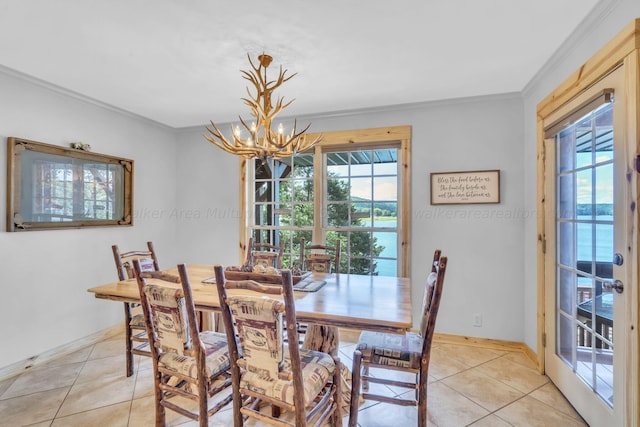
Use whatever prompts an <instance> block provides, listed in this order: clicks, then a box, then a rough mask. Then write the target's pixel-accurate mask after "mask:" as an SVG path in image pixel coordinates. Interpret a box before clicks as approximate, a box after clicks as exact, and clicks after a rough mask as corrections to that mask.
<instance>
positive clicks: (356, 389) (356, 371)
mask: <svg viewBox="0 0 640 427" xmlns="http://www.w3.org/2000/svg"><path fill="white" fill-rule="evenodd" d="M361 367H362V353H361V352H360V350H356V351H354V352H353V370H352V371H351V402H350V403H349V427H356V425H357V424H358V400H360V370H361Z"/></svg>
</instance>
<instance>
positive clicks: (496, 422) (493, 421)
mask: <svg viewBox="0 0 640 427" xmlns="http://www.w3.org/2000/svg"><path fill="white" fill-rule="evenodd" d="M512 425H513V424H510V423H508V422H506V421H505V420H503V419H502V418H499V417H496V416H495V415H493V414H491V415H487V416H486V417H484V418H482V419H480V420H478V421H476V422H475V423H473V424H471V425H470V426H469V427H510V426H512Z"/></svg>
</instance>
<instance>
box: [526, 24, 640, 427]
mask: <svg viewBox="0 0 640 427" xmlns="http://www.w3.org/2000/svg"><path fill="white" fill-rule="evenodd" d="M620 66H621V67H623V72H624V73H625V82H624V88H625V95H626V98H627V99H626V109H625V110H626V111H625V113H626V117H625V123H626V128H625V135H624V138H625V140H626V141H628V143H627V144H626V145H625V150H626V153H625V157H626V158H627V159H628V164H627V170H628V171H630V172H631V173H630V174H629V193H628V194H627V195H626V198H627V200H626V201H625V203H626V204H627V206H632V208H631V209H632V212H631V213H630V214H629V217H630V218H631V220H630V221H629V222H627V223H626V224H624V225H623V227H626V230H625V232H626V233H628V234H629V239H628V240H629V242H631V245H632V246H633V248H632V251H631V252H632V253H633V254H635V256H636V259H635V260H631V259H629V260H628V262H632V263H633V264H632V267H631V281H630V282H629V283H628V285H627V284H625V285H626V286H625V293H627V292H629V293H628V294H627V295H626V298H625V304H626V307H625V311H626V313H627V316H629V317H628V319H627V321H626V322H625V323H627V324H629V325H630V326H631V328H630V330H629V334H630V336H628V337H627V338H628V345H627V346H625V351H624V356H623V359H624V366H623V367H622V369H624V372H626V375H625V384H624V386H623V396H621V399H622V400H623V405H624V408H625V414H624V418H625V424H626V425H638V422H639V420H640V418H639V417H640V416H639V414H638V409H639V408H640V400H639V398H640V396H639V395H638V388H639V386H638V384H639V383H640V372H639V370H638V348H639V344H640V333H639V332H640V331H638V326H639V323H638V320H639V318H638V305H639V299H638V297H639V295H638V284H639V278H638V264H639V262H640V254H639V253H638V236H639V232H638V224H639V221H638V202H639V201H640V199H639V198H638V184H639V182H640V179H639V177H640V174H639V173H638V172H637V171H634V169H636V165H635V160H636V156H637V153H638V152H639V151H640V108H639V107H638V103H639V102H640V19H635V20H634V21H633V22H631V24H629V25H628V26H627V27H625V28H624V29H623V30H622V31H621V32H620V33H619V34H618V35H617V36H615V37H614V38H613V39H612V40H611V41H610V42H609V43H607V44H606V45H605V46H604V47H603V48H602V49H600V50H599V51H598V52H597V53H596V54H595V55H594V56H592V57H591V58H590V59H589V60H587V62H585V63H584V64H583V65H582V66H581V67H580V68H579V69H578V70H577V71H575V72H574V73H573V74H572V75H571V76H570V77H569V78H568V79H566V80H565V81H564V82H563V83H561V84H560V85H559V86H558V87H557V88H556V89H555V90H554V91H553V92H551V93H550V94H549V95H548V96H547V97H546V98H544V99H543V100H542V101H541V102H540V103H539V104H538V106H537V138H536V139H537V180H536V181H537V212H538V215H537V229H538V235H537V286H538V288H537V297H538V304H537V319H538V334H537V338H538V340H537V362H538V369H539V371H540V373H542V374H544V372H545V355H544V347H545V341H546V339H545V337H546V333H545V315H546V313H545V276H546V274H547V273H548V272H546V271H545V252H546V247H547V245H553V244H554V242H547V238H546V236H547V234H548V233H547V232H546V227H555V222H553V223H548V222H547V218H545V214H544V213H545V212H546V197H545V195H546V192H545V187H546V186H547V185H548V183H547V182H546V181H545V179H546V177H548V176H552V175H549V174H547V171H545V167H546V162H545V139H544V125H543V123H544V120H545V119H546V118H548V117H549V116H550V115H551V114H553V112H554V111H556V110H558V108H560V107H561V106H562V105H564V104H566V103H567V102H569V101H570V100H572V99H573V98H575V97H576V96H578V95H579V94H581V93H582V92H584V91H585V90H586V89H587V88H589V87H590V86H591V85H593V84H594V83H595V82H597V81H598V80H600V79H601V78H602V77H604V76H605V75H607V74H608V73H610V72H611V71H612V70H614V69H616V68H617V67H620ZM549 203H555V201H554V200H549ZM634 261H635V262H634ZM550 315H553V313H550Z"/></svg>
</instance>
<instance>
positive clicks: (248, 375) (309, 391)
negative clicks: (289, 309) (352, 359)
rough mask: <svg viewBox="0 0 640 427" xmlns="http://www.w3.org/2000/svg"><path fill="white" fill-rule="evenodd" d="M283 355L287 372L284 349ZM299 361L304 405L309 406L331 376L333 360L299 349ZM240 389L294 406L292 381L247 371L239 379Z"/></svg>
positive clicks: (323, 354)
mask: <svg viewBox="0 0 640 427" xmlns="http://www.w3.org/2000/svg"><path fill="white" fill-rule="evenodd" d="M285 347H286V346H285ZM284 353H285V358H284V369H283V370H284V371H288V370H290V367H291V361H290V359H289V356H288V354H289V352H288V350H287V349H286V348H285V352H284ZM300 360H301V366H302V382H303V384H304V403H305V405H309V404H310V403H311V402H312V401H313V399H314V398H315V397H316V396H317V395H318V393H320V391H321V390H322V388H323V387H324V386H325V384H326V383H327V381H329V379H330V378H331V377H332V376H333V372H334V371H335V369H336V365H335V363H334V361H333V358H332V357H331V356H329V355H328V354H326V353H320V352H317V351H312V350H305V349H300ZM240 389H241V390H242V389H247V390H252V391H257V392H260V393H262V394H264V395H265V396H269V397H273V398H275V399H278V400H282V401H284V402H287V403H288V404H290V405H293V404H294V401H293V380H292V379H279V378H278V379H272V378H270V377H268V376H264V375H261V373H259V372H249V371H247V372H245V373H244V374H243V375H242V378H241V379H240Z"/></svg>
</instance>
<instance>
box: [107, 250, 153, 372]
mask: <svg viewBox="0 0 640 427" xmlns="http://www.w3.org/2000/svg"><path fill="white" fill-rule="evenodd" d="M111 249H112V251H113V259H114V260H115V262H116V269H117V271H118V280H126V279H133V278H134V277H135V272H134V269H133V260H135V259H137V260H139V261H140V268H141V269H142V271H159V270H160V266H159V264H158V257H157V256H156V251H155V249H154V247H153V243H152V242H147V250H140V251H129V252H120V249H119V248H118V245H113V246H111ZM139 306H140V304H138V303H130V302H125V303H124V331H125V334H124V335H125V353H126V369H127V377H130V376H131V375H133V355H134V354H137V355H140V356H146V357H151V351H150V350H149V340H148V339H147V331H146V328H145V325H144V315H143V314H142V311H141V310H138V312H137V313H136V312H135V310H136V307H139Z"/></svg>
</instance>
